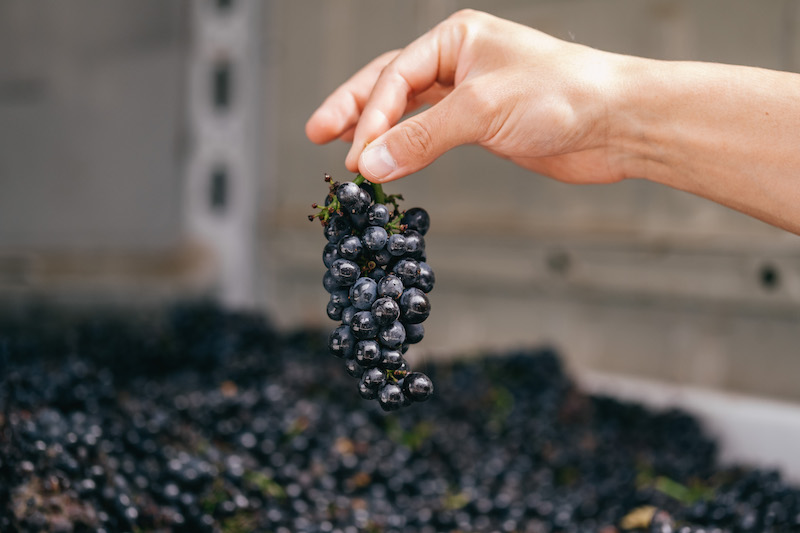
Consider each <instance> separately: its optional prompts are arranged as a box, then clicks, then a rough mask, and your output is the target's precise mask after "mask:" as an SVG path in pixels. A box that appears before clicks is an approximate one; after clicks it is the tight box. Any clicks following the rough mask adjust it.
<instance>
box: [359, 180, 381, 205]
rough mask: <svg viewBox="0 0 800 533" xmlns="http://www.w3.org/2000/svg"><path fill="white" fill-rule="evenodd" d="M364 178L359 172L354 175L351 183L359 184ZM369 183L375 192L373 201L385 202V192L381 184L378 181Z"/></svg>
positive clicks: (377, 202)
mask: <svg viewBox="0 0 800 533" xmlns="http://www.w3.org/2000/svg"><path fill="white" fill-rule="evenodd" d="M365 180H366V178H365V177H364V176H362V175H361V174H359V175H358V176H356V179H354V180H353V183H355V184H356V185H361V184H362V183H364V181H365ZM370 185H372V190H373V192H374V193H375V203H376V204H385V203H386V193H385V192H383V186H382V185H381V184H380V183H372V182H370Z"/></svg>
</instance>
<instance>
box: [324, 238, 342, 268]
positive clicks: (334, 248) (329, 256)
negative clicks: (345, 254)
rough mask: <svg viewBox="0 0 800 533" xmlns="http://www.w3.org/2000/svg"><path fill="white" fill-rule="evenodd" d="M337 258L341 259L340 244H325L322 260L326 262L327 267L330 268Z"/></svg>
mask: <svg viewBox="0 0 800 533" xmlns="http://www.w3.org/2000/svg"><path fill="white" fill-rule="evenodd" d="M337 259H339V246H338V245H337V244H335V243H332V242H329V243H328V244H326V245H325V248H323V249H322V262H323V263H325V266H326V267H327V268H330V267H331V265H332V264H333V262H334V261H336V260H337Z"/></svg>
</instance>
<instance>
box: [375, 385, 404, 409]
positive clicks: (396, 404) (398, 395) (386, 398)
mask: <svg viewBox="0 0 800 533" xmlns="http://www.w3.org/2000/svg"><path fill="white" fill-rule="evenodd" d="M378 403H380V406H381V408H382V409H383V410H384V411H396V410H398V409H400V408H401V407H402V406H403V391H402V389H400V387H399V386H398V385H397V384H396V383H386V384H385V385H383V386H382V387H381V388H380V390H379V391H378Z"/></svg>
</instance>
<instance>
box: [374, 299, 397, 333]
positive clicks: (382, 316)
mask: <svg viewBox="0 0 800 533" xmlns="http://www.w3.org/2000/svg"><path fill="white" fill-rule="evenodd" d="M371 311H372V314H373V315H375V319H376V320H377V321H378V325H380V326H388V325H389V324H391V323H392V322H394V321H395V320H397V319H398V318H400V306H399V305H397V302H396V301H394V300H393V299H392V298H389V297H388V296H384V297H382V298H378V299H377V300H375V302H374V303H373V304H372V308H371Z"/></svg>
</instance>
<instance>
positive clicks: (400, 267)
mask: <svg viewBox="0 0 800 533" xmlns="http://www.w3.org/2000/svg"><path fill="white" fill-rule="evenodd" d="M392 272H394V274H395V275H396V276H397V277H398V278H400V281H402V282H403V285H404V286H405V287H413V286H414V284H415V283H417V280H418V279H419V263H418V262H417V261H415V260H414V259H407V258H403V259H401V260H400V261H398V262H397V263H396V264H395V265H394V268H392Z"/></svg>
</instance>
